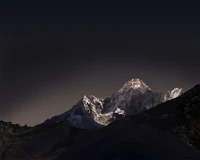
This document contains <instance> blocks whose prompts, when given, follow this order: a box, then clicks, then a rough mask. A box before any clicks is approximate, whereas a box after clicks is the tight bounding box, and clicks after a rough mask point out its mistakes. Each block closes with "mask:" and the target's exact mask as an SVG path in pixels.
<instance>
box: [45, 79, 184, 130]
mask: <svg viewBox="0 0 200 160" xmlns="http://www.w3.org/2000/svg"><path fill="white" fill-rule="evenodd" d="M182 93H183V91H182V88H181V89H179V88H175V89H173V90H172V91H168V92H167V93H166V94H163V93H158V92H154V91H152V90H151V88H149V87H148V86H147V85H146V84H145V83H144V82H143V81H142V80H140V79H138V78H137V79H132V80H130V81H128V82H126V83H125V84H124V85H123V86H122V88H121V89H120V90H119V91H118V92H116V93H114V94H113V95H112V96H111V97H110V98H106V99H103V98H98V97H95V96H93V95H90V96H87V95H84V96H83V98H82V99H81V100H80V101H79V102H78V103H77V104H76V105H75V106H73V107H72V109H71V110H69V111H67V112H65V113H63V114H61V115H58V116H55V117H53V118H51V119H48V120H46V121H45V122H44V123H43V124H42V125H48V124H53V123H56V122H58V121H67V122H68V123H70V124H71V125H72V126H75V127H79V128H101V127H103V126H106V125H108V124H110V123H111V122H113V121H114V120H116V119H120V118H122V117H124V116H130V115H134V114H137V113H140V112H142V111H145V110H148V109H150V108H152V107H154V106H156V105H158V104H160V103H163V102H165V101H168V100H170V99H173V98H176V97H178V96H179V95H181V94H182Z"/></svg>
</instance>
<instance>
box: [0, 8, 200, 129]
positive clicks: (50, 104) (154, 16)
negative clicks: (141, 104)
mask: <svg viewBox="0 0 200 160" xmlns="http://www.w3.org/2000/svg"><path fill="white" fill-rule="evenodd" d="M128 6H129V5H127V6H125V7H116V8H115V7H113V8H112V7H108V6H104V7H100V6H99V5H94V6H89V5H86V4H85V5H80V6H75V7H74V6H70V5H60V6H58V5H55V6H54V5H52V6H51V7H48V6H40V5H38V6H33V5H27V6H25V5H19V4H18V5H14V4H13V5H12V6H9V7H2V8H1V9H0V19H1V21H0V54H1V57H0V58H1V59H0V60H1V61H0V64H1V72H0V73H1V75H0V76H1V81H0V87H1V92H0V93H1V97H0V100H1V105H0V119H2V120H6V121H12V122H13V123H19V124H22V125H24V124H28V125H35V124H38V123H41V122H42V121H44V120H45V119H47V118H50V117H52V116H54V115H57V114H60V113H63V112H64V111H67V110H68V109H69V108H71V107H72V106H73V105H74V104H76V103H77V102H78V101H79V100H80V99H81V98H82V96H83V95H84V94H89V95H90V94H93V95H96V96H99V97H103V98H104V97H108V96H111V95H112V93H113V92H115V91H117V90H118V89H119V88H120V87H121V86H122V85H123V84H124V83H125V82H126V81H128V80H130V79H132V78H140V79H142V80H143V81H144V82H145V83H146V84H147V85H149V86H150V88H152V89H153V90H155V91H158V92H166V91H168V90H171V89H173V88H174V87H182V88H184V89H185V90H187V89H189V88H191V87H193V86H194V85H195V84H198V83H199V82H200V74H199V71H200V63H199V60H200V21H199V17H200V13H199V9H198V8H176V7H174V8H163V7H155V6H153V5H152V6H151V5H150V6H149V7H146V8H145V7H143V8H141V7H137V6H135V7H130V6H129V7H128ZM133 6H134V5H133Z"/></svg>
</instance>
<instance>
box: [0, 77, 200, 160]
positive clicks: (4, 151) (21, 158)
mask: <svg viewBox="0 0 200 160" xmlns="http://www.w3.org/2000/svg"><path fill="white" fill-rule="evenodd" d="M0 137H1V138H0V160H28V159H32V160H65V159H68V160H70V159H73V160H74V159H75V160H76V159H77V160H78V159H89V160H90V159H99V160H100V159H109V160H110V159H115V160H117V159H137V160H147V159H148V160H149V159H155V160H160V159H163V160H171V159H178V160H182V159H190V160H199V159H200V153H199V152H200V145H199V144H200V85H196V86H194V87H193V88H192V89H190V90H188V91H186V92H183V90H182V89H179V88H175V89H173V90H172V91H168V92H167V93H158V92H154V91H152V90H151V89H150V87H148V86H147V85H146V84H145V83H144V82H143V81H142V80H140V79H132V80H130V81H128V82H126V83H125V84H124V85H123V86H122V88H121V89H120V90H119V91H117V92H116V93H114V94H113V95H112V96H111V97H110V98H105V99H103V98H97V97H95V96H93V95H91V96H86V95H85V96H83V98H82V99H81V100H80V101H79V102H78V103H77V104H76V105H74V106H73V107H72V108H71V109H70V110H69V111H66V112H65V113H63V114H61V115H57V116H55V117H52V118H51V119H48V120H46V121H45V122H43V123H41V124H39V125H37V126H35V127H28V126H19V125H14V124H11V123H8V122H3V121H0Z"/></svg>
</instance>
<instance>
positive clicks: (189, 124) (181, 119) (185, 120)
mask: <svg viewBox="0 0 200 160" xmlns="http://www.w3.org/2000/svg"><path fill="white" fill-rule="evenodd" d="M132 118H133V119H134V121H137V123H140V124H143V123H144V124H150V125H153V126H155V127H157V128H158V129H160V130H163V131H166V132H170V133H172V134H174V135H176V136H178V137H179V138H180V139H182V140H183V141H185V142H186V143H187V144H188V145H190V146H192V147H194V148H196V149H198V150H199V151H200V85H196V86H195V87H194V88H192V89H191V90H189V91H187V92H186V93H184V94H183V95H181V96H179V97H178V98H176V99H173V100H170V101H167V102H165V103H163V104H160V105H158V106H156V107H154V108H152V109H150V110H148V111H146V112H143V113H140V114H138V115H135V116H134V117H132Z"/></svg>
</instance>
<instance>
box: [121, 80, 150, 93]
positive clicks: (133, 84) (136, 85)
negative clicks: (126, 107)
mask: <svg viewBox="0 0 200 160" xmlns="http://www.w3.org/2000/svg"><path fill="white" fill-rule="evenodd" d="M129 89H142V90H151V88H149V86H147V85H146V84H145V83H144V82H143V81H142V80H141V79H139V78H135V79H131V80H130V81H128V82H126V83H125V84H124V86H123V87H122V88H121V89H120V90H119V92H123V91H125V90H129Z"/></svg>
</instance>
